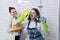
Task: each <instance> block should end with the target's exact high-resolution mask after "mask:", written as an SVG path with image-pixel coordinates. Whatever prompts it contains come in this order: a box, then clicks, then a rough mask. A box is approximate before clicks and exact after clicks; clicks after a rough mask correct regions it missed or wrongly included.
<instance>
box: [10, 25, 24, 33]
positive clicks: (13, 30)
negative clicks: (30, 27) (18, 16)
mask: <svg viewBox="0 0 60 40" xmlns="http://www.w3.org/2000/svg"><path fill="white" fill-rule="evenodd" d="M23 29H24V27H23V26H22V25H19V27H13V28H12V29H11V30H12V32H16V31H18V30H23Z"/></svg>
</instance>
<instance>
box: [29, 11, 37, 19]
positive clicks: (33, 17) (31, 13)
mask: <svg viewBox="0 0 60 40" xmlns="http://www.w3.org/2000/svg"><path fill="white" fill-rule="evenodd" d="M29 15H30V18H31V19H35V17H36V16H37V13H36V12H35V11H34V10H31V11H30V14H29Z"/></svg>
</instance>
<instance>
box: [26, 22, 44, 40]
mask: <svg viewBox="0 0 60 40" xmlns="http://www.w3.org/2000/svg"><path fill="white" fill-rule="evenodd" d="M27 30H28V34H29V40H45V39H44V38H43V36H42V35H41V33H40V31H39V30H38V29H37V22H36V27H35V28H29V25H28V27H27Z"/></svg>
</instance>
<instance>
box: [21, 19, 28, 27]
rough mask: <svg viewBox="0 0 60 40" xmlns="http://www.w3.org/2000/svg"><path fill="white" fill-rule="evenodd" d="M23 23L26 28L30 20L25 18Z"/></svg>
mask: <svg viewBox="0 0 60 40" xmlns="http://www.w3.org/2000/svg"><path fill="white" fill-rule="evenodd" d="M21 24H22V25H23V27H24V28H25V27H26V26H27V24H28V20H26V19H25V20H24V21H23V22H22V23H21Z"/></svg>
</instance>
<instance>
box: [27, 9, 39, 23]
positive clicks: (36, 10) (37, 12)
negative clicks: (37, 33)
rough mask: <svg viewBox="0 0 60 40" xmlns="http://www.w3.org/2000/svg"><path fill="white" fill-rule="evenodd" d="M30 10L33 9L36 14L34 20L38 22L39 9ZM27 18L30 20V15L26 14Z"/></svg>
mask: <svg viewBox="0 0 60 40" xmlns="http://www.w3.org/2000/svg"><path fill="white" fill-rule="evenodd" d="M31 10H34V11H35V12H36V14H37V19H36V18H35V21H37V22H39V18H40V13H39V10H38V9H36V8H32V9H31ZM28 20H31V18H30V15H29V16H28Z"/></svg>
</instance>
